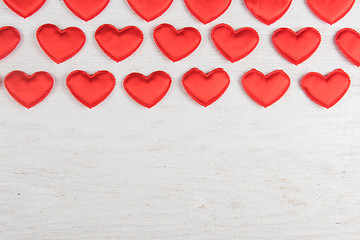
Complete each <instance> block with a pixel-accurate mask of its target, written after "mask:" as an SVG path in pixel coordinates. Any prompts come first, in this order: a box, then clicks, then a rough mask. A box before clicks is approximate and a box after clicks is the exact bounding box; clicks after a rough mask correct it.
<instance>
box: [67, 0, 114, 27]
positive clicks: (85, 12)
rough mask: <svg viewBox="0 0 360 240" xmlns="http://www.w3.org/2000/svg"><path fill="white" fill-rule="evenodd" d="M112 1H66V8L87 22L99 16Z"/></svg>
mask: <svg viewBox="0 0 360 240" xmlns="http://www.w3.org/2000/svg"><path fill="white" fill-rule="evenodd" d="M109 1H110V0H64V3H65V4H66V6H67V7H68V8H69V9H70V11H72V12H73V13H74V14H75V15H76V16H78V17H79V18H81V19H82V20H84V21H85V22H87V21H89V20H91V19H93V18H94V17H96V16H97V15H99V14H100V13H101V12H102V11H103V10H104V9H105V8H106V6H107V5H108V3H109Z"/></svg>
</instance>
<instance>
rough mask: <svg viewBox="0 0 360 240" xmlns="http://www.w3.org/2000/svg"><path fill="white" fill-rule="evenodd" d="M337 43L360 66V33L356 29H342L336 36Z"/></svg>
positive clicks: (346, 55)
mask: <svg viewBox="0 0 360 240" xmlns="http://www.w3.org/2000/svg"><path fill="white" fill-rule="evenodd" d="M335 41H336V44H337V46H338V48H339V49H340V50H341V52H342V53H343V54H344V55H345V57H347V58H348V59H349V60H350V61H351V62H352V63H353V64H355V65H356V66H358V67H359V66H360V34H359V33H358V32H357V31H355V30H354V29H350V28H345V29H341V30H340V31H339V32H338V33H337V34H336V37H335Z"/></svg>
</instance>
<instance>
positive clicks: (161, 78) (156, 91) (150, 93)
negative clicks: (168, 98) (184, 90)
mask: <svg viewBox="0 0 360 240" xmlns="http://www.w3.org/2000/svg"><path fill="white" fill-rule="evenodd" d="M170 85H171V77H170V76H169V75H168V74H167V73H166V72H162V71H158V72H153V73H152V74H151V75H149V76H144V75H142V74H141V73H131V74H129V75H128V76H127V77H126V78H125V80H124V88H125V90H126V92H127V93H128V94H129V96H130V97H131V98H132V99H134V100H135V101H136V102H137V103H139V104H140V105H142V106H144V107H147V108H152V107H153V106H155V105H156V104H158V103H159V102H160V101H161V99H163V98H164V97H165V95H166V93H167V92H168V91H169V88H170Z"/></svg>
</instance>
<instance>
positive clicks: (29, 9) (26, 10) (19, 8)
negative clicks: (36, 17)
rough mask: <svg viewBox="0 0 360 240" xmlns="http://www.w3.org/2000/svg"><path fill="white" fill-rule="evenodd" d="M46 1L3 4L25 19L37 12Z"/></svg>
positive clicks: (10, 0) (17, 0)
mask: <svg viewBox="0 0 360 240" xmlns="http://www.w3.org/2000/svg"><path fill="white" fill-rule="evenodd" d="M45 1H46V0H4V3H5V4H6V5H7V6H8V7H9V8H10V9H11V10H12V11H13V12H15V13H16V14H17V15H19V16H21V17H23V18H27V17H30V16H31V15H33V14H34V13H35V12H36V11H37V10H39V9H40V8H41V7H42V6H43V5H44V3H45Z"/></svg>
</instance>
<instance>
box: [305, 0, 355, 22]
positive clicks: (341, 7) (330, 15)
mask: <svg viewBox="0 0 360 240" xmlns="http://www.w3.org/2000/svg"><path fill="white" fill-rule="evenodd" d="M354 3H355V0H307V4H308V5H309V7H310V9H311V10H312V11H313V12H314V13H315V14H316V15H317V16H318V17H319V18H320V19H321V20H323V21H324V22H326V23H329V24H334V23H336V22H337V21H339V20H340V19H341V18H343V17H344V16H345V15H346V14H347V13H348V12H349V11H350V9H351V8H352V6H353V5H354Z"/></svg>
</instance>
